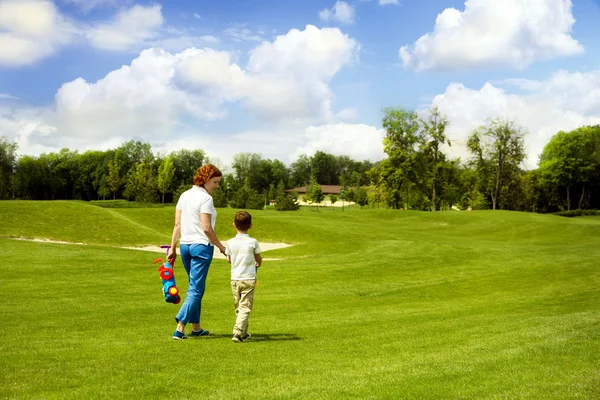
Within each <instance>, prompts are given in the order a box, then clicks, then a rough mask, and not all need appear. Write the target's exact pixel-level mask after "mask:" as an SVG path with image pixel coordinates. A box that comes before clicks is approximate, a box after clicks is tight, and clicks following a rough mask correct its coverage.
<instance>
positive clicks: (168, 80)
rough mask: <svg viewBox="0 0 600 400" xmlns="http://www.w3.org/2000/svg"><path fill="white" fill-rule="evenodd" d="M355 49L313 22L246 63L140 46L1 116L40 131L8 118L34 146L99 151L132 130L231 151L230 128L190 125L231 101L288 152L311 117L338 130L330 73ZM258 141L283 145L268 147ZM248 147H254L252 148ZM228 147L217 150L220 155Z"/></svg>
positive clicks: (27, 145) (27, 146)
mask: <svg viewBox="0 0 600 400" xmlns="http://www.w3.org/2000/svg"><path fill="white" fill-rule="evenodd" d="M357 52H358V43H356V41H354V40H353V39H351V38H349V37H348V36H347V35H344V34H342V33H341V31H340V30H339V29H337V28H327V29H318V28H316V27H314V26H307V27H306V29H305V30H304V31H299V30H291V31H290V32H288V34H286V35H281V36H279V37H277V38H276V39H275V40H274V41H273V42H263V43H262V44H260V45H259V46H257V47H255V48H254V49H253V50H252V51H251V53H250V59H249V62H248V65H247V66H246V68H243V67H241V66H239V65H238V64H237V63H236V61H235V59H234V58H233V57H232V55H231V54H230V53H228V52H225V51H219V50H214V49H197V48H190V49H187V50H185V51H183V52H180V53H170V52H168V51H165V50H162V49H156V48H154V49H148V50H144V51H143V52H142V53H141V54H140V55H139V57H137V58H136V59H134V60H133V61H132V62H131V64H130V65H125V66H123V67H121V68H119V69H117V70H114V71H112V72H110V73H109V74H107V75H106V76H105V77H104V78H102V79H100V80H98V81H96V82H87V81H86V80H84V79H82V78H79V79H76V80H73V81H71V82H67V83H65V84H63V85H62V87H61V88H60V89H59V90H58V92H57V93H56V96H55V107H52V108H51V109H44V110H43V112H41V111H40V112H30V113H28V114H27V115H25V116H24V115H23V114H19V115H12V114H11V115H12V116H11V117H10V119H13V120H17V121H21V122H22V123H23V124H26V125H27V126H29V127H44V129H41V128H35V129H34V128H30V129H29V130H24V128H22V127H21V128H19V129H16V128H14V126H13V128H11V129H10V132H12V133H10V135H12V137H17V138H19V141H20V143H22V144H23V146H22V147H23V149H24V150H25V151H27V152H29V151H30V150H36V151H37V150H39V149H40V146H46V147H44V148H46V149H47V150H46V151H53V150H52V149H53V147H52V146H58V145H59V144H62V143H64V145H65V146H66V147H69V148H71V149H87V148H93V147H94V146H95V147H96V148H100V149H103V148H108V147H107V146H110V145H113V144H115V143H116V145H118V144H119V143H122V142H124V141H127V140H129V139H130V138H132V137H133V138H141V139H143V140H147V141H149V142H151V143H158V144H160V143H172V142H175V138H176V137H180V136H182V135H185V136H186V139H185V140H186V141H188V140H190V143H191V142H193V141H192V139H193V138H194V137H196V136H197V138H196V139H197V140H205V139H206V138H207V137H210V138H211V140H210V141H209V142H210V143H209V144H208V145H207V147H206V149H207V151H208V149H212V148H217V150H219V149H220V148H218V147H217V145H216V143H223V149H228V150H227V151H228V152H231V151H233V149H234V147H232V143H233V142H235V145H236V146H237V147H236V151H247V150H244V148H245V147H244V146H251V145H250V144H248V143H244V142H242V141H239V140H235V139H234V140H232V137H231V135H220V136H218V135H217V136H216V138H215V137H214V136H210V132H205V131H203V129H205V128H199V127H198V125H199V124H200V126H202V123H201V122H200V121H210V120H215V119H219V118H223V117H224V116H226V113H227V111H228V108H227V107H226V106H227V105H228V104H231V105H233V106H235V105H241V106H242V107H243V108H244V109H246V110H247V111H248V112H251V113H252V114H253V115H254V116H255V117H256V118H258V121H259V122H260V123H261V125H262V126H272V128H269V130H265V131H263V132H272V133H274V134H275V135H278V136H280V137H279V138H278V140H279V142H281V143H288V147H286V149H288V150H287V151H288V152H287V153H286V154H291V153H292V152H293V151H294V150H295V149H296V148H297V147H298V146H300V145H306V143H307V142H308V141H309V140H312V139H310V138H317V136H315V134H312V133H311V135H312V136H310V135H309V136H307V134H306V132H305V128H306V127H307V126H309V125H310V124H312V125H314V126H319V125H320V124H330V128H329V130H328V131H329V132H332V133H331V134H335V135H341V134H340V133H339V132H341V130H340V129H341V128H340V127H336V126H335V125H333V124H335V123H336V122H337V121H339V120H340V119H342V118H350V117H352V114H353V112H352V111H351V110H342V111H341V112H340V114H339V115H338V116H337V117H336V116H335V112H334V110H333V103H334V97H333V93H332V91H331V89H330V88H329V81H330V80H331V79H332V78H333V77H334V76H335V75H336V74H337V73H338V71H339V70H340V69H341V68H343V67H344V66H346V65H349V64H351V63H352V62H353V61H354V60H355V59H356V57H357ZM344 116H345V117H344ZM6 118H8V117H6ZM349 126H350V125H343V127H349ZM265 129H266V128H265ZM348 129H349V128H348ZM42 131H43V134H41V133H40V132H42ZM310 132H312V131H310ZM317 132H318V133H319V132H321V131H317ZM322 135H324V133H321V136H322ZM321 136H319V137H321ZM257 137H258V136H257ZM265 137H266V134H265ZM340 137H341V136H340ZM196 139H194V140H196ZM270 140H271V142H275V143H278V141H277V140H274V139H273V138H271V139H270ZM319 140H322V139H319ZM253 143H256V141H255V142H253ZM116 145H115V146H116ZM282 146H283V145H282ZM263 148H264V149H267V148H268V149H272V150H273V152H277V151H284V150H283V147H281V148H280V150H277V148H278V147H277V145H270V146H267V145H264V146H263ZM224 151H225V150H224ZM257 152H261V151H260V148H258V147H257ZM28 154H30V153H28ZM227 154H228V153H225V154H217V156H218V157H219V158H222V159H226V156H227Z"/></svg>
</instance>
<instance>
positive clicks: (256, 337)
mask: <svg viewBox="0 0 600 400" xmlns="http://www.w3.org/2000/svg"><path fill="white" fill-rule="evenodd" d="M231 336H232V334H212V333H211V334H210V335H209V336H205V337H201V338H190V339H199V340H210V339H222V338H227V339H231ZM278 340H304V339H303V338H301V337H299V336H297V335H295V334H293V333H252V337H251V338H250V340H248V342H271V341H278Z"/></svg>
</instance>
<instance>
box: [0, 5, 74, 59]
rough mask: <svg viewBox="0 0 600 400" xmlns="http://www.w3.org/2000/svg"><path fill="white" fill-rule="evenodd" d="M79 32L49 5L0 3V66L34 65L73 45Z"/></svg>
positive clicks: (54, 7) (53, 6)
mask: <svg viewBox="0 0 600 400" xmlns="http://www.w3.org/2000/svg"><path fill="white" fill-rule="evenodd" d="M76 32H77V29H76V28H75V27H74V26H73V25H72V24H71V23H70V22H69V21H68V20H67V19H66V18H65V17H64V16H62V15H61V14H60V13H59V11H58V9H57V8H56V6H55V5H54V3H52V2H50V1H45V0H4V1H1V0H0V66H8V67H19V66H23V65H29V64H33V63H35V62H36V61H38V60H41V59H43V58H45V57H48V56H50V55H52V54H54V53H55V52H56V51H57V49H58V48H60V47H61V46H63V45H65V44H67V43H69V42H71V41H72V40H73V39H74V36H75V34H76Z"/></svg>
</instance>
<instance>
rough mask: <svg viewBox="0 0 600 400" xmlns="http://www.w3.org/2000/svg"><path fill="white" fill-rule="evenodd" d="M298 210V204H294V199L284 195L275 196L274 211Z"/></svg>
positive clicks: (286, 194)
mask: <svg viewBox="0 0 600 400" xmlns="http://www.w3.org/2000/svg"><path fill="white" fill-rule="evenodd" d="M299 209H300V204H298V203H297V202H296V197H294V196H292V195H290V194H288V193H284V194H280V195H279V196H277V199H276V200H275V210H277V211H295V210H299Z"/></svg>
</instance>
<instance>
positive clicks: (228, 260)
mask: <svg viewBox="0 0 600 400" xmlns="http://www.w3.org/2000/svg"><path fill="white" fill-rule="evenodd" d="M225 258H227V262H228V263H229V264H231V251H230V250H229V241H228V242H227V244H226V245H225Z"/></svg>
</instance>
